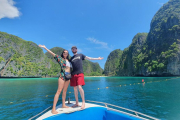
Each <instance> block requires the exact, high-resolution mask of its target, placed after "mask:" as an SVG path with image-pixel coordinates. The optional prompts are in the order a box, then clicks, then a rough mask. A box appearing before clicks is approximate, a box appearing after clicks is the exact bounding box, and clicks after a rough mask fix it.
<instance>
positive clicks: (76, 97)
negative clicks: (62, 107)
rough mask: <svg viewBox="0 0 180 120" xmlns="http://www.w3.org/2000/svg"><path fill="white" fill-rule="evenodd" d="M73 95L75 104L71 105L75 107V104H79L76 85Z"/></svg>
mask: <svg viewBox="0 0 180 120" xmlns="http://www.w3.org/2000/svg"><path fill="white" fill-rule="evenodd" d="M74 96H75V99H76V104H75V105H73V107H77V106H79V101H78V87H77V86H75V87H74Z"/></svg>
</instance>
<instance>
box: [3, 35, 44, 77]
mask: <svg viewBox="0 0 180 120" xmlns="http://www.w3.org/2000/svg"><path fill="white" fill-rule="evenodd" d="M0 43H1V47H0V59H1V60H0V71H1V76H11V77H13V76H15V77H18V76H41V73H42V69H41V67H43V66H45V65H46V64H45V63H46V62H47V58H46V56H45V55H44V53H43V51H42V49H41V48H39V47H38V46H37V45H36V44H35V43H33V42H31V41H25V40H23V39H21V38H19V37H17V36H14V35H9V34H7V33H3V32H0Z"/></svg>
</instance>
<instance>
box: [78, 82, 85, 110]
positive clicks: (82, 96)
mask: <svg viewBox="0 0 180 120" xmlns="http://www.w3.org/2000/svg"><path fill="white" fill-rule="evenodd" d="M78 89H79V92H80V94H81V98H82V106H81V109H84V108H85V98H84V90H83V88H82V86H81V85H78Z"/></svg>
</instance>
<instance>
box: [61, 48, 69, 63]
mask: <svg viewBox="0 0 180 120" xmlns="http://www.w3.org/2000/svg"><path fill="white" fill-rule="evenodd" d="M64 51H67V50H63V52H62V54H61V57H62V58H64V55H63V53H64ZM67 52H68V51H67ZM66 59H67V60H68V61H69V52H68V55H67V58H66Z"/></svg>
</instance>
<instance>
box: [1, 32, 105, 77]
mask: <svg viewBox="0 0 180 120" xmlns="http://www.w3.org/2000/svg"><path fill="white" fill-rule="evenodd" d="M51 50H52V51H53V52H54V53H56V54H58V55H61V53H62V51H63V48H59V47H55V48H52V49H51ZM87 63H91V62H90V61H87ZM87 67H88V68H86V69H90V68H91V69H90V71H89V72H88V75H91V73H92V72H94V71H95V72H98V74H100V75H101V74H102V72H101V71H102V69H101V68H100V66H99V64H98V63H91V64H90V65H89V66H87ZM89 67H90V68H89ZM86 69H85V71H86ZM59 72H60V66H59V65H58V63H57V62H56V61H55V60H54V58H53V57H52V56H51V55H50V54H48V53H46V54H44V53H43V50H42V49H41V48H40V47H39V46H38V45H37V44H35V43H33V42H31V41H25V40H23V39H21V38H19V37H17V36H14V35H10V34H7V33H4V32H0V76H2V77H52V76H58V75H59Z"/></svg>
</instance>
